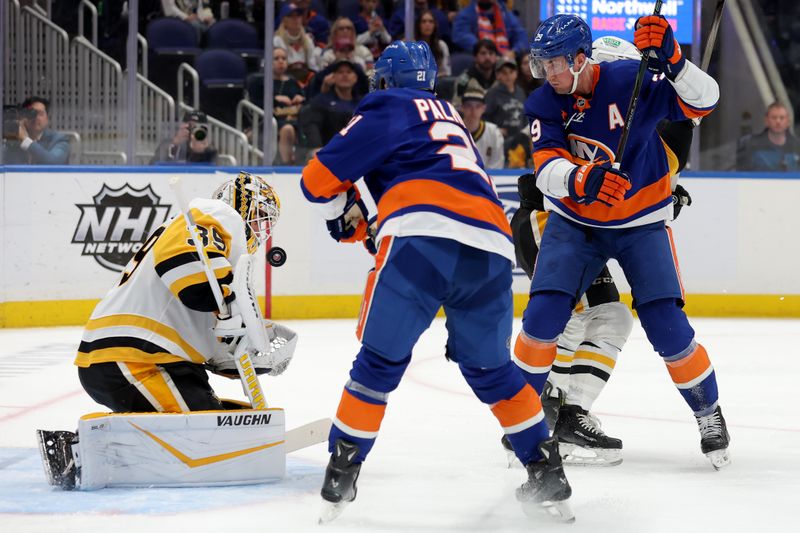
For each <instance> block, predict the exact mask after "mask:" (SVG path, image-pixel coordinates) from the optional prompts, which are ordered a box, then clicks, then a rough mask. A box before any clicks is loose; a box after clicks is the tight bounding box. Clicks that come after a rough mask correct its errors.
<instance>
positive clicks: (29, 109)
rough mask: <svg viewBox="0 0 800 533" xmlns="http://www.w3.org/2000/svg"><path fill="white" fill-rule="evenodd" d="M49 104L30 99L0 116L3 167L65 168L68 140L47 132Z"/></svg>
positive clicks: (49, 131)
mask: <svg viewBox="0 0 800 533" xmlns="http://www.w3.org/2000/svg"><path fill="white" fill-rule="evenodd" d="M49 110H50V101H49V100H47V99H46V98H42V97H39V96H31V97H30V98H27V99H26V100H25V101H24V102H22V104H21V105H20V106H19V107H18V108H16V109H14V110H13V112H11V111H9V110H6V111H5V112H4V115H5V116H4V117H3V129H4V130H6V131H4V132H3V137H4V139H5V141H6V150H5V154H4V157H3V162H4V163H5V164H6V165H65V164H67V162H68V161H69V139H68V138H67V137H66V136H65V135H63V134H61V133H58V132H56V131H53V130H51V129H49V127H48V126H49V125H50V119H49V117H48V111H49Z"/></svg>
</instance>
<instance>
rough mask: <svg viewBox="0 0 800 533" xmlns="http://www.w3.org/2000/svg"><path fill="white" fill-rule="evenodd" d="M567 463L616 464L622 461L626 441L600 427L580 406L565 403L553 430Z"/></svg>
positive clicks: (592, 416)
mask: <svg viewBox="0 0 800 533" xmlns="http://www.w3.org/2000/svg"><path fill="white" fill-rule="evenodd" d="M553 437H555V438H556V439H558V447H559V450H560V451H561V457H562V458H563V459H564V463H565V464H568V465H583V466H614V465H618V464H620V463H621V462H622V441H621V440H619V439H615V438H613V437H609V436H608V435H606V434H605V433H604V432H603V430H602V429H600V421H599V420H597V418H596V417H595V416H594V415H592V414H590V413H589V412H588V411H586V410H585V409H583V408H582V407H581V406H579V405H569V404H566V405H563V406H561V409H559V411H558V421H557V422H556V427H555V429H554V430H553Z"/></svg>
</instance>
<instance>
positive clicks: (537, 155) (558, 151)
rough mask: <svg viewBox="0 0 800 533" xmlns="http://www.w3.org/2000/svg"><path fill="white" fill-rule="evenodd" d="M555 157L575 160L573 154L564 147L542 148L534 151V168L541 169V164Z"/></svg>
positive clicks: (570, 160) (537, 170)
mask: <svg viewBox="0 0 800 533" xmlns="http://www.w3.org/2000/svg"><path fill="white" fill-rule="evenodd" d="M554 157H563V158H564V159H566V160H567V161H569V162H570V163H572V162H573V158H572V154H570V153H569V152H568V151H566V150H565V149H563V148H542V149H541V150H535V151H534V152H533V168H534V169H536V172H539V171H540V170H541V166H542V165H544V164H545V163H546V162H548V161H549V160H551V159H553V158H554Z"/></svg>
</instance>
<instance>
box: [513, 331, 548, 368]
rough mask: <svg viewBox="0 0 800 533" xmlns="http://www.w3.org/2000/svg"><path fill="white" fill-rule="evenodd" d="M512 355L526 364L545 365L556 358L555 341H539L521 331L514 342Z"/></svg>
mask: <svg viewBox="0 0 800 533" xmlns="http://www.w3.org/2000/svg"><path fill="white" fill-rule="evenodd" d="M514 355H515V356H516V357H517V359H519V360H520V361H522V362H523V363H525V364H526V365H529V366H537V367H547V366H550V365H552V364H553V361H554V360H555V358H556V343H555V342H539V341H537V340H535V339H532V338H530V337H528V336H527V335H526V334H525V332H524V331H521V332H520V334H519V335H517V342H516V343H515V344H514Z"/></svg>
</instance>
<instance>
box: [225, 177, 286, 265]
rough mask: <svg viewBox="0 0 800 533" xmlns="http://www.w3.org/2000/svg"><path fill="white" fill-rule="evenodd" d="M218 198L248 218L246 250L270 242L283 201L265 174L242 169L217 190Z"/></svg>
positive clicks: (252, 249) (251, 251) (245, 219)
mask: <svg viewBox="0 0 800 533" xmlns="http://www.w3.org/2000/svg"><path fill="white" fill-rule="evenodd" d="M213 197H214V198H215V199H217V200H222V201H223V202H225V203H226V204H228V205H230V206H231V207H233V208H234V209H235V210H236V212H237V213H239V215H240V216H241V217H242V220H244V221H245V226H244V228H245V230H244V231H245V236H246V237H247V251H248V252H249V253H251V254H253V253H255V252H256V250H258V247H259V246H261V245H262V244H264V243H265V242H267V240H268V239H269V238H270V235H272V228H273V227H274V226H275V224H277V222H278V218H279V217H280V215H281V201H280V198H278V195H277V193H276V192H275V190H274V189H273V188H272V187H270V186H269V184H268V183H267V182H266V181H264V179H263V178H261V177H259V176H256V175H254V174H250V173H249V172H239V175H238V176H237V177H236V178H235V179H232V180H230V181H226V182H225V183H223V184H222V185H220V187H219V188H218V189H217V190H216V191H215V192H214V196H213Z"/></svg>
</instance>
